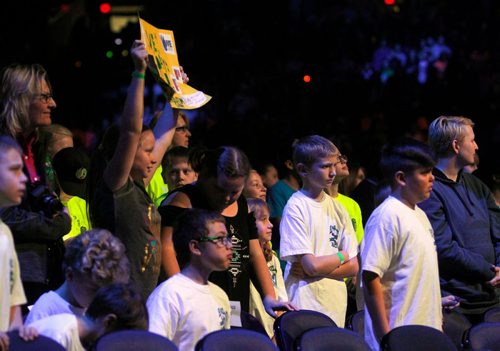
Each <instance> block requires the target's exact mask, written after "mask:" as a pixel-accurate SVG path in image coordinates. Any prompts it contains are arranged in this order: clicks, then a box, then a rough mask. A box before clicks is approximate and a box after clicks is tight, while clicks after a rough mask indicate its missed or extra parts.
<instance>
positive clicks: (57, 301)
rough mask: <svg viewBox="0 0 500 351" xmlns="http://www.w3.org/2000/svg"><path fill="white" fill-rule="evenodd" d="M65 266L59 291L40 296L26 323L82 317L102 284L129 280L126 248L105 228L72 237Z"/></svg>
mask: <svg viewBox="0 0 500 351" xmlns="http://www.w3.org/2000/svg"><path fill="white" fill-rule="evenodd" d="M63 269H64V272H65V275H66V280H65V281H64V283H63V284H62V285H61V286H60V287H59V289H57V290H56V291H49V292H46V293H45V294H43V295H42V296H40V298H39V299H38V300H37V301H36V303H35V304H34V305H33V307H32V308H31V311H30V313H29V314H28V317H27V318H26V324H30V323H32V322H35V321H37V320H39V319H43V318H45V317H48V316H51V315H54V314H59V313H71V314H74V315H76V316H82V315H83V313H84V312H85V309H86V308H87V306H88V305H89V303H90V301H91V300H92V299H93V298H94V296H95V294H96V292H97V290H98V289H99V288H100V287H103V286H106V285H109V284H112V283H127V282H128V279H129V266H128V260H127V257H126V256H125V247H124V246H123V244H122V243H121V241H120V240H119V239H118V238H117V237H115V236H113V235H112V234H111V233H110V232H109V231H107V230H105V229H94V230H91V231H89V232H85V233H83V234H81V235H79V236H77V237H76V238H74V239H73V240H71V241H70V243H69V245H68V246H67V248H66V253H65V257H64V263H63Z"/></svg>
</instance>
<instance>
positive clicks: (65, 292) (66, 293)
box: [55, 280, 83, 308]
mask: <svg viewBox="0 0 500 351" xmlns="http://www.w3.org/2000/svg"><path fill="white" fill-rule="evenodd" d="M55 292H56V294H57V295H59V296H60V297H61V298H63V299H64V300H65V301H67V302H69V303H70V304H71V305H72V306H75V307H79V308H83V306H80V304H79V303H78V302H77V301H76V299H75V297H74V296H73V294H72V293H71V289H70V288H69V283H68V281H66V280H65V281H64V283H62V285H61V286H60V287H59V288H58V289H57V290H56V291H55Z"/></svg>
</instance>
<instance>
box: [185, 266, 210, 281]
mask: <svg viewBox="0 0 500 351" xmlns="http://www.w3.org/2000/svg"><path fill="white" fill-rule="evenodd" d="M181 273H182V274H184V275H185V276H186V277H188V278H189V279H191V280H192V281H194V282H196V283H198V284H202V285H206V284H208V277H209V276H210V273H212V271H211V270H210V269H208V268H206V267H204V266H203V265H202V264H197V263H195V262H190V263H189V264H188V265H187V266H186V267H185V268H183V269H182V271H181Z"/></svg>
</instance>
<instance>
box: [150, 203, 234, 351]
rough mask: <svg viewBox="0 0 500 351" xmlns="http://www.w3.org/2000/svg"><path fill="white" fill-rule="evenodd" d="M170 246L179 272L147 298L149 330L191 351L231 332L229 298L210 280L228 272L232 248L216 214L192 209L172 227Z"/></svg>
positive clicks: (218, 215)
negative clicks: (209, 337) (202, 341)
mask: <svg viewBox="0 0 500 351" xmlns="http://www.w3.org/2000/svg"><path fill="white" fill-rule="evenodd" d="M174 246H175V249H176V252H177V253H178V255H179V256H178V260H179V264H180V266H181V268H182V270H181V272H180V273H177V274H175V275H174V276H172V277H171V278H170V279H168V280H167V281H165V282H163V283H162V284H161V285H159V286H158V287H157V288H156V289H155V290H154V291H153V293H152V294H151V296H150V297H149V299H148V302H147V308H148V312H149V318H150V323H149V330H150V331H152V332H154V333H157V334H160V335H163V336H165V337H167V338H169V339H170V340H172V341H173V342H174V343H175V344H176V345H177V346H178V347H179V350H180V351H191V350H194V347H195V345H196V343H197V342H198V340H200V339H201V338H202V337H203V336H205V335H206V334H208V333H210V332H213V331H216V330H220V329H229V328H230V315H231V309H230V305H229V298H228V297H227V295H226V293H225V292H224V290H222V289H221V288H219V287H218V286H217V285H215V284H214V283H211V282H209V281H208V277H209V275H210V273H212V272H213V271H225V270H227V269H228V268H229V264H230V263H231V259H232V247H233V245H232V243H231V239H230V238H229V237H228V235H227V230H226V226H225V220H224V218H223V217H222V216H221V215H220V214H218V213H216V212H211V211H207V210H200V209H190V210H187V211H186V212H184V213H183V214H181V215H180V216H179V217H178V221H177V224H176V225H175V226H174Z"/></svg>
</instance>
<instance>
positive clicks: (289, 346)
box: [274, 310, 337, 351]
mask: <svg viewBox="0 0 500 351" xmlns="http://www.w3.org/2000/svg"><path fill="white" fill-rule="evenodd" d="M336 326H337V325H336V324H335V322H334V321H333V320H332V319H331V318H330V317H328V316H327V315H326V314H323V313H321V312H317V311H311V310H298V311H288V312H285V313H283V314H282V315H281V316H279V317H278V318H276V320H275V321H274V335H275V337H276V343H277V344H278V347H279V348H280V350H281V351H290V350H293V348H294V342H295V339H297V338H298V337H299V336H301V335H302V334H303V333H304V332H306V331H308V330H310V329H313V328H319V327H336Z"/></svg>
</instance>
